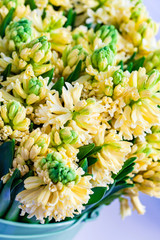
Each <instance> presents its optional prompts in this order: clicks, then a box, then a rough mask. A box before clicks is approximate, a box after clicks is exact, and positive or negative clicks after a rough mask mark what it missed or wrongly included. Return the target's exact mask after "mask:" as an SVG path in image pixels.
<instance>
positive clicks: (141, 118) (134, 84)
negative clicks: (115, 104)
mask: <svg viewBox="0 0 160 240" xmlns="http://www.w3.org/2000/svg"><path fill="white" fill-rule="evenodd" d="M159 89H160V76H159V72H158V71H157V70H153V71H152V72H150V74H149V75H147V74H146V70H145V68H140V69H139V71H138V72H137V71H134V72H132V73H131V75H130V77H129V79H128V85H126V86H124V87H122V88H120V87H119V85H118V86H117V88H115V90H114V94H115V98H117V99H118V98H123V99H124V102H125V104H126V106H125V107H124V109H123V114H119V115H117V116H116V119H114V120H113V126H114V128H116V129H118V130H119V131H120V132H121V133H122V134H123V136H124V137H125V139H128V140H130V139H132V138H133V136H135V137H138V136H139V137H140V136H145V132H148V133H149V132H150V128H151V127H152V126H154V125H156V124H158V123H160V110H159V108H158V103H159V93H158V91H159ZM118 92H119V95H118Z"/></svg>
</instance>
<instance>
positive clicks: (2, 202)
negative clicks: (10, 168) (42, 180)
mask: <svg viewBox="0 0 160 240" xmlns="http://www.w3.org/2000/svg"><path fill="white" fill-rule="evenodd" d="M19 177H20V171H19V170H18V169H15V171H14V173H13V175H12V176H11V178H10V179H9V180H8V181H7V182H6V184H5V185H4V187H3V189H2V191H1V193H0V217H3V215H4V214H5V212H6V211H7V209H8V207H9V205H10V202H11V186H12V183H13V181H14V180H15V179H17V178H19Z"/></svg>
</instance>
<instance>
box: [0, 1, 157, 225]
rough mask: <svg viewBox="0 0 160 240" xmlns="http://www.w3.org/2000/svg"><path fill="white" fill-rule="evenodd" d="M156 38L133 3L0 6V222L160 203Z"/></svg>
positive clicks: (59, 217)
mask: <svg viewBox="0 0 160 240" xmlns="http://www.w3.org/2000/svg"><path fill="white" fill-rule="evenodd" d="M71 7H73V8H72V9H71ZM156 31H157V25H156V24H155V23H154V22H153V21H152V20H151V19H150V18H149V16H148V13H147V11H146V8H145V6H144V5H143V4H142V1H140V0H132V1H131V0H126V1H123V0H113V1H103V0H93V1H86V0H84V1H81V2H80V1H77V0H71V1H70V0H65V1H59V0H45V1H42V0H34V1H30V0H29V1H28V0H27V1H25V3H24V1H23V0H16V1H14V0H13V1H8V0H4V1H1V2H0V52H1V54H0V88H1V89H0V103H1V104H0V166H1V168H0V178H1V180H0V218H4V219H8V220H14V221H19V220H21V221H23V222H25V221H26V219H25V217H24V218H22V217H21V216H20V215H25V216H27V217H28V218H31V219H30V222H31V223H32V221H33V218H32V217H34V216H35V218H36V219H37V220H38V221H40V222H41V223H46V222H47V221H48V222H49V221H62V220H64V221H65V220H66V218H67V217H69V218H70V217H71V218H76V217H78V218H79V216H80V215H81V214H84V213H86V212H87V214H89V213H90V211H92V210H93V209H96V208H97V207H98V206H100V205H101V204H106V205H108V204H110V203H111V202H112V201H113V200H114V199H116V198H119V199H120V203H121V214H122V216H127V215H129V214H130V213H131V209H130V207H129V204H128V199H127V197H129V198H130V200H131V203H132V205H133V207H134V208H135V209H137V211H138V212H139V213H140V214H143V213H144V207H143V205H142V204H141V203H140V200H139V196H138V195H139V192H140V191H141V192H143V193H146V194H148V195H150V196H155V197H158V198H160V184H159V183H160V180H159V179H160V178H159V175H160V166H159V165H160V164H159V159H160V130H159V129H160V127H159V126H160V109H159V102H160V94H159V91H160V73H159V62H160V61H159V47H158V43H157V41H156V39H155V33H156ZM4 196H5V197H4ZM6 196H7V201H4V199H6ZM16 200H17V201H16ZM19 205H20V208H21V210H22V211H20V210H19V208H18V206H19Z"/></svg>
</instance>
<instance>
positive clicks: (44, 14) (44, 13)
mask: <svg viewBox="0 0 160 240" xmlns="http://www.w3.org/2000/svg"><path fill="white" fill-rule="evenodd" d="M45 17H46V8H44V9H43V13H42V20H43V19H45Z"/></svg>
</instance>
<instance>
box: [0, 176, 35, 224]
mask: <svg viewBox="0 0 160 240" xmlns="http://www.w3.org/2000/svg"><path fill="white" fill-rule="evenodd" d="M30 176H33V171H29V172H28V173H27V174H25V175H24V176H23V178H22V179H18V180H16V181H14V183H13V184H12V190H11V206H10V207H9V209H8V211H7V213H6V215H5V217H4V219H6V220H10V221H17V220H18V218H19V212H20V209H19V207H18V206H19V204H20V203H19V202H18V201H16V200H15V198H16V196H17V194H18V193H20V192H22V191H23V190H24V180H25V179H26V178H28V177H30Z"/></svg>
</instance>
